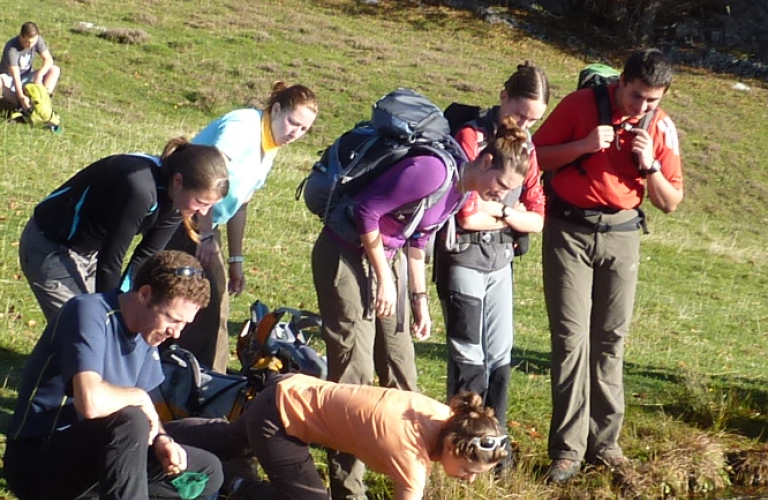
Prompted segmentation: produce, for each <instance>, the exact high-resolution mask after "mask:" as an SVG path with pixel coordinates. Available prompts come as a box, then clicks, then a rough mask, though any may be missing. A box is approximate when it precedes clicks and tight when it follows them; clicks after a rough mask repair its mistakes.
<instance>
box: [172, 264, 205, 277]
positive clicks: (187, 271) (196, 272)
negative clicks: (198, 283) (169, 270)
mask: <svg viewBox="0 0 768 500" xmlns="http://www.w3.org/2000/svg"><path fill="white" fill-rule="evenodd" d="M173 275H174V276H181V277H183V278H193V277H195V276H196V277H199V278H202V277H204V276H205V274H203V270H202V269H195V268H194V267H187V266H185V267H177V268H176V269H174V270H173Z"/></svg>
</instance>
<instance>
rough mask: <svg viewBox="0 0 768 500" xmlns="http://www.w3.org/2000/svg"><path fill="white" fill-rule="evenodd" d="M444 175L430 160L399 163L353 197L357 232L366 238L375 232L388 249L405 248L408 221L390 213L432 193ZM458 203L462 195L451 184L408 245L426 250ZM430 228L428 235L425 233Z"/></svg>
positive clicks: (422, 158) (421, 158)
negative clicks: (379, 235)
mask: <svg viewBox="0 0 768 500" xmlns="http://www.w3.org/2000/svg"><path fill="white" fill-rule="evenodd" d="M446 175H447V172H446V168H445V165H443V162H442V161H441V160H440V159H438V158H436V157H434V156H414V157H412V158H406V159H404V160H401V161H399V162H398V163H396V164H395V165H393V166H392V167H391V168H389V170H387V171H386V172H384V173H383V174H381V176H379V177H378V178H377V179H375V180H374V181H372V182H371V183H370V184H368V185H367V186H366V187H365V188H364V189H363V190H362V191H360V192H359V193H358V194H357V196H355V201H357V202H358V203H357V205H356V207H355V210H354V214H355V223H356V224H357V229H358V231H359V232H360V234H366V233H369V232H371V231H373V230H375V229H378V230H379V232H380V233H381V237H382V241H383V243H384V246H385V247H386V248H388V249H395V248H401V247H403V246H405V241H406V240H405V238H404V237H403V229H404V228H405V226H406V225H407V224H408V222H410V219H409V218H407V217H406V219H405V220H404V221H398V220H397V219H396V218H395V217H394V216H393V215H392V212H394V211H395V210H397V209H398V208H400V207H402V206H403V205H406V204H408V203H411V202H414V201H418V200H421V199H422V198H425V197H427V196H429V195H430V194H432V193H434V192H435V191H436V190H437V189H438V188H439V187H440V186H441V185H442V184H443V182H444V181H445V176H446ZM461 200H462V194H461V193H460V192H459V191H458V189H457V187H456V185H455V183H454V185H453V186H451V188H450V189H449V190H448V192H447V193H446V195H445V196H443V197H442V198H441V199H440V200H439V201H438V202H437V203H435V205H433V206H432V207H430V208H429V209H427V210H425V211H424V216H423V217H422V219H421V222H419V225H418V226H417V227H416V232H415V233H414V236H412V237H411V245H412V246H413V247H415V248H426V246H427V242H428V241H429V235H430V233H431V232H433V231H434V230H435V228H436V227H437V225H439V224H440V223H442V222H443V221H445V220H446V219H447V218H448V216H449V215H450V214H451V213H452V211H453V210H454V209H455V208H456V206H457V204H458V203H459V202H461ZM430 228H431V231H425V230H427V229H430Z"/></svg>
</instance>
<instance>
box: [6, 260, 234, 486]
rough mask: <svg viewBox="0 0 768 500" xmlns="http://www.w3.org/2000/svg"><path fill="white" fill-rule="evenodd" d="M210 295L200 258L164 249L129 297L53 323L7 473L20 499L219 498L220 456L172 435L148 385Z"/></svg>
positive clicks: (73, 310)
mask: <svg viewBox="0 0 768 500" xmlns="http://www.w3.org/2000/svg"><path fill="white" fill-rule="evenodd" d="M209 298H210V287H209V285H208V280H207V279H206V278H205V277H204V276H203V271H202V269H201V266H200V264H199V262H197V260H195V258H194V257H192V256H190V255H187V254H185V253H183V252H174V251H162V252H160V253H158V254H155V255H153V256H152V257H150V258H149V259H148V260H147V261H146V262H145V263H144V264H143V265H142V267H141V268H140V269H139V270H138V272H137V273H136V277H135V279H134V281H133V288H132V289H131V291H129V292H126V293H119V291H118V290H117V289H113V290H111V291H109V292H107V293H103V294H102V293H96V294H82V295H78V296H77V297H74V298H73V299H72V300H70V301H69V302H67V303H66V304H65V305H64V307H63V308H62V310H61V312H60V314H59V315H58V317H57V320H56V321H55V322H49V323H48V326H47V327H46V328H45V331H44V332H43V335H42V337H41V338H40V340H39V341H38V342H37V344H36V345H35V347H34V349H33V350H32V354H31V355H30V358H29V360H28V361H27V364H26V366H25V368H24V373H23V374H22V379H21V386H20V387H19V397H18V400H17V402H16V408H15V410H14V413H13V417H12V419H11V425H10V429H9V430H8V432H7V433H6V436H7V444H6V449H5V457H4V460H5V464H4V473H5V478H6V480H7V481H8V486H9V487H10V489H11V491H13V493H14V494H15V495H16V496H17V497H18V498H19V500H49V499H53V498H55V499H57V500H69V499H74V498H78V497H80V496H81V495H82V494H84V493H85V492H88V493H89V494H90V493H91V492H94V490H95V493H96V494H97V496H98V498H99V499H100V500H124V499H125V500H128V499H130V500H147V498H184V499H191V498H208V497H210V496H211V495H213V494H216V492H217V491H218V489H219V487H220V486H221V484H222V482H223V473H222V469H221V463H220V462H219V460H218V459H217V458H216V457H215V456H214V455H212V454H210V453H209V452H206V451H203V450H199V449H196V448H193V447H189V446H182V445H179V444H177V443H175V442H174V441H173V439H171V438H170V437H168V435H167V434H166V433H165V431H164V430H163V426H162V424H161V422H160V420H159V418H158V415H157V412H156V411H155V407H154V405H153V404H152V400H151V399H150V397H149V394H148V392H149V391H151V390H152V389H154V388H155V387H157V386H158V385H160V383H161V382H162V380H163V372H162V368H161V366H160V357H159V355H158V352H157V346H158V345H159V344H160V343H161V342H163V341H165V340H166V339H175V338H178V337H179V335H180V334H181V331H182V329H183V328H184V325H186V324H187V323H189V322H190V321H192V319H193V318H194V317H195V314H196V313H197V311H198V310H199V309H200V307H203V306H205V305H206V304H207V303H208V300H209Z"/></svg>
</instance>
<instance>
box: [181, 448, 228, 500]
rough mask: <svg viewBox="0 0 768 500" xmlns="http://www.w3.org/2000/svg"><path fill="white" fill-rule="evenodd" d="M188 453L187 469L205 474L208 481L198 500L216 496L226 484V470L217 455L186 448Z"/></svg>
mask: <svg viewBox="0 0 768 500" xmlns="http://www.w3.org/2000/svg"><path fill="white" fill-rule="evenodd" d="M185 450H186V452H187V461H188V463H187V468H188V470H189V471H190V472H198V473H201V474H205V476H206V477H207V478H208V481H207V482H206V484H205V489H204V490H203V491H202V493H200V496H199V497H198V498H208V497H211V496H213V495H215V494H216V493H217V492H218V491H219V488H221V486H222V485H223V484H224V470H223V467H222V465H221V461H220V460H219V459H218V458H216V455H214V454H213V453H209V452H207V451H205V450H201V449H198V448H190V447H185Z"/></svg>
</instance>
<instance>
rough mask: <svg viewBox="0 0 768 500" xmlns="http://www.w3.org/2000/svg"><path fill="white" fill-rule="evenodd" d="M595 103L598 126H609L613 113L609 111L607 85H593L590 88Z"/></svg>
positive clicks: (609, 98) (609, 101) (609, 100)
mask: <svg viewBox="0 0 768 500" xmlns="http://www.w3.org/2000/svg"><path fill="white" fill-rule="evenodd" d="M592 92H594V93H595V102H596V103H597V118H598V121H599V123H600V125H610V124H611V118H612V117H613V111H612V110H611V96H610V94H609V93H608V86H607V85H595V86H594V87H592Z"/></svg>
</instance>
